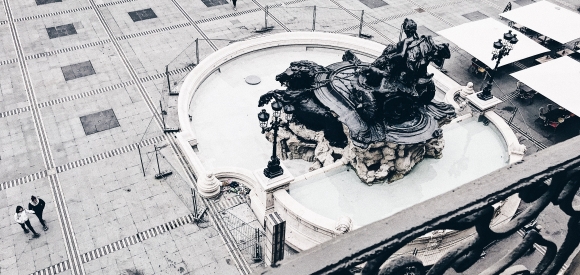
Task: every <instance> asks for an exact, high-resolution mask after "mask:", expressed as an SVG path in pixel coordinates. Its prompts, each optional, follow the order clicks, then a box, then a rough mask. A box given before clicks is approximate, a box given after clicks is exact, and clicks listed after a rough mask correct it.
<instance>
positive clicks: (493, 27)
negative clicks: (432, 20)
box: [437, 18, 549, 68]
mask: <svg viewBox="0 0 580 275" xmlns="http://www.w3.org/2000/svg"><path fill="white" fill-rule="evenodd" d="M509 30H511V31H512V33H513V34H517V38H518V40H519V42H518V43H517V44H516V45H514V49H513V50H512V51H511V52H510V54H509V55H508V56H506V57H504V58H502V60H501V62H500V64H499V66H500V67H501V66H503V65H507V64H510V63H512V62H515V61H518V60H521V59H524V58H527V57H530V56H534V55H537V54H541V53H544V52H547V51H549V50H548V49H546V48H545V47H543V46H542V45H540V44H538V43H536V42H535V41H533V40H531V39H530V38H528V37H527V36H525V35H523V34H521V33H520V32H518V31H516V30H514V29H512V28H510V27H508V26H507V25H505V24H503V23H501V22H498V21H496V20H494V19H493V18H486V19H483V20H478V21H473V22H470V23H465V24H461V25H459V26H455V27H452V28H448V29H445V30H442V31H438V32H437V33H438V34H440V35H442V36H444V37H445V38H447V39H449V40H450V41H451V42H453V43H454V44H456V45H457V46H459V47H460V48H462V49H463V50H465V51H467V52H468V53H469V54H471V55H473V56H474V57H475V58H477V59H479V60H480V61H481V62H483V63H485V65H487V66H488V67H490V68H494V67H495V62H496V61H495V60H491V58H492V54H491V52H492V51H493V50H494V48H493V42H495V41H497V40H498V39H500V38H501V39H503V34H504V33H506V32H508V31H509Z"/></svg>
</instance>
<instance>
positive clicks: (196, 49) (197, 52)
mask: <svg viewBox="0 0 580 275" xmlns="http://www.w3.org/2000/svg"><path fill="white" fill-rule="evenodd" d="M195 58H196V59H197V64H196V65H199V38H196V39H195Z"/></svg>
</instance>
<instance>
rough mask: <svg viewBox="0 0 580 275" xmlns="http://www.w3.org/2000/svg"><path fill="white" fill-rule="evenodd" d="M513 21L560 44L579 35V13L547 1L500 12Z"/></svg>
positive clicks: (502, 15)
mask: <svg viewBox="0 0 580 275" xmlns="http://www.w3.org/2000/svg"><path fill="white" fill-rule="evenodd" d="M499 16H501V17H503V18H507V19H509V20H511V21H514V22H516V23H518V24H520V25H523V26H525V27H526V28H528V29H531V30H533V31H535V32H537V33H540V34H542V35H545V36H547V37H549V38H551V39H554V40H556V41H558V42H560V43H561V44H565V43H567V42H570V41H572V40H574V39H576V38H579V37H580V14H578V13H576V12H573V11H571V10H568V9H566V8H563V7H560V6H558V5H556V4H553V3H550V2H548V1H540V2H536V3H533V4H529V5H527V6H524V7H521V8H517V9H514V10H511V11H508V12H504V13H501V14H500V15H499Z"/></svg>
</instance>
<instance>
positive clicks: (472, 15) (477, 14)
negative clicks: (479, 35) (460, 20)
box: [463, 11, 489, 21]
mask: <svg viewBox="0 0 580 275" xmlns="http://www.w3.org/2000/svg"><path fill="white" fill-rule="evenodd" d="M463 17H465V18H467V19H469V21H477V20H481V19H485V18H488V17H489V16H487V15H485V14H483V13H481V12H479V11H474V12H470V13H466V14H463Z"/></svg>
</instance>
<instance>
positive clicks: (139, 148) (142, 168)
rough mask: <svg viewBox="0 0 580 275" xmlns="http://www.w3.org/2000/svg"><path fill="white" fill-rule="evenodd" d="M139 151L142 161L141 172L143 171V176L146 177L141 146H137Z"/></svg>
mask: <svg viewBox="0 0 580 275" xmlns="http://www.w3.org/2000/svg"><path fill="white" fill-rule="evenodd" d="M137 150H139V159H141V170H143V176H144V177H145V165H143V157H142V156H141V145H139V144H137Z"/></svg>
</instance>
